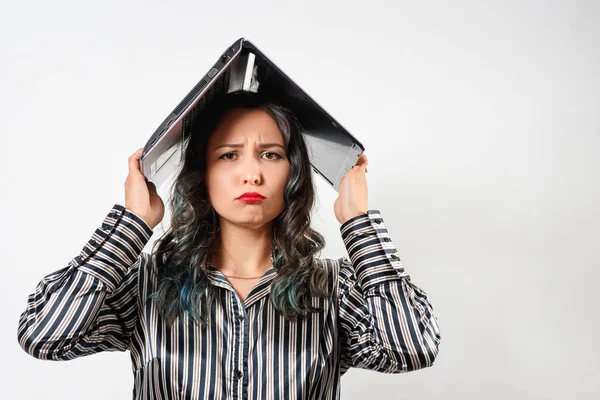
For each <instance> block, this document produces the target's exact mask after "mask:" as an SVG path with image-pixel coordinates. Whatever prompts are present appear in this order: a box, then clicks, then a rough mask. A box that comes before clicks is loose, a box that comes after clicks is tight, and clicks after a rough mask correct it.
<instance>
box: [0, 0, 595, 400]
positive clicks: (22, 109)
mask: <svg viewBox="0 0 600 400" xmlns="http://www.w3.org/2000/svg"><path fill="white" fill-rule="evenodd" d="M37 3H38V4H33V2H16V1H2V3H1V4H2V5H1V7H2V8H1V12H0V30H1V34H0V45H1V50H2V51H1V52H0V59H1V62H0V79H1V80H0V82H1V86H0V113H1V117H2V119H1V121H2V129H1V130H0V135H1V142H0V146H1V149H2V151H1V153H0V154H1V157H0V171H1V172H0V173H1V174H2V176H1V182H2V187H1V189H0V190H1V193H0V206H1V212H0V224H1V228H2V229H1V238H0V251H1V257H2V280H1V281H0V285H1V286H0V296H1V298H0V302H1V304H2V310H3V312H2V320H1V321H0V327H1V328H0V343H2V345H1V347H0V351H1V353H0V356H1V357H2V363H1V365H2V367H1V368H2V371H1V374H0V376H1V377H2V378H1V380H2V385H1V387H2V390H3V391H4V392H3V393H1V394H0V397H2V398H6V399H17V398H18V399H40V398H52V399H54V398H56V399H58V398H61V399H82V398H85V399H107V398H111V399H127V398H131V390H132V385H133V375H132V373H131V368H130V360H129V354H128V353H103V354H97V355H94V356H90V357H83V358H79V359H76V360H72V361H68V362H50V361H39V360H36V359H34V358H33V357H31V356H29V355H27V354H26V353H25V352H23V350H21V348H20V347H19V345H18V343H17V340H16V332H17V323H18V318H19V315H20V313H21V312H22V311H24V309H25V304H26V300H27V296H28V294H29V293H31V292H32V291H33V290H34V289H35V285H36V284H37V282H38V281H39V280H40V279H41V278H42V277H43V276H44V275H46V274H48V273H50V272H53V271H55V270H58V269H60V268H62V267H63V266H65V265H66V264H67V263H68V262H69V261H70V260H71V258H73V257H74V256H76V255H77V254H78V253H79V251H80V249H81V248H82V247H83V245H84V244H85V243H86V241H87V240H88V239H89V238H90V237H91V235H92V233H93V232H94V230H95V229H96V228H97V227H98V226H99V225H100V224H101V222H102V219H103V218H104V216H105V215H106V213H107V212H108V211H109V210H110V208H111V206H112V205H113V204H114V203H117V202H120V203H122V204H124V191H123V185H124V182H125V177H126V176H127V158H128V157H129V156H130V155H131V154H132V153H133V152H135V150H137V149H138V148H139V147H142V146H143V145H144V143H145V142H146V140H147V139H148V138H149V136H150V135H151V134H152V133H153V132H154V130H155V129H156V128H157V127H158V125H159V123H160V122H162V120H163V119H164V118H165V117H166V115H167V114H168V113H169V112H170V111H171V110H172V109H173V108H174V107H175V106H176V105H177V104H178V103H179V101H180V100H181V98H182V97H183V96H184V95H185V94H187V92H188V91H189V90H190V89H191V87H192V86H193V85H194V84H196V82H197V81H198V80H199V79H200V78H201V77H202V75H203V74H204V73H205V72H207V71H208V69H210V67H211V66H212V64H213V62H214V61H215V59H216V58H217V57H218V56H219V55H220V54H221V52H222V51H223V50H224V49H225V48H226V47H227V46H228V45H230V44H231V43H232V42H233V41H234V40H236V39H237V38H239V37H246V38H248V39H250V40H251V41H253V42H254V43H255V44H256V45H257V46H258V47H259V48H260V49H261V50H262V51H263V52H264V53H265V54H266V55H268V56H269V57H270V58H271V59H272V60H273V61H274V62H275V63H277V64H278V65H279V67H280V68H281V69H283V70H284V71H285V72H286V73H287V74H288V75H289V76H290V77H292V79H294V80H295V81H296V82H297V83H298V84H299V85H300V86H301V87H302V88H303V89H305V90H306V91H307V92H308V93H309V94H310V95H311V96H312V97H313V98H315V99H316V100H317V101H318V102H319V103H320V104H321V105H322V106H323V107H325V108H326V109H327V110H328V111H329V112H330V113H331V114H332V115H333V116H334V117H335V118H336V119H337V120H338V121H340V122H341V123H342V125H344V127H346V128H347V129H348V130H349V131H350V132H352V133H353V134H354V135H355V136H356V137H357V138H359V140H361V141H362V143H363V144H364V145H365V147H366V154H367V155H368V158H369V173H368V175H367V177H368V182H369V207H370V208H371V209H378V210H380V211H381V212H382V215H383V217H384V218H385V222H386V224H387V226H388V229H389V231H390V234H391V236H392V239H393V241H394V244H395V245H396V247H397V248H398V250H399V253H400V255H401V257H402V260H403V263H404V265H405V267H406V269H407V270H408V271H409V273H410V274H411V276H412V279H413V281H414V282H415V283H416V284H417V285H419V286H420V287H422V288H423V289H424V290H425V291H426V292H427V293H428V295H429V298H430V301H431V302H432V304H433V306H434V310H435V313H436V316H437V318H438V320H439V324H440V328H441V330H442V343H441V347H440V354H439V357H438V359H437V361H436V364H435V365H434V367H433V368H428V369H424V370H419V371H416V372H411V373H408V374H403V375H386V374H380V373H376V372H371V371H365V370H356V369H353V370H350V371H349V372H348V373H347V374H346V375H345V376H344V377H343V378H342V398H343V399H362V398H370V399H392V398H393V399H442V398H443V399H489V400H492V399H563V398H578V399H592V398H598V396H600V387H599V386H600V361H599V356H600V350H599V346H598V330H599V328H600V313H599V312H598V308H597V306H598V303H599V299H598V294H597V293H598V289H599V286H600V285H599V283H598V282H599V278H600V273H599V272H598V269H599V267H600V262H599V255H598V250H599V247H600V246H599V244H598V243H599V239H600V213H599V206H598V205H599V204H600V188H599V186H600V184H599V181H600V179H599V177H598V175H599V172H600V157H599V156H598V151H599V147H600V117H599V115H600V111H599V110H600V100H599V99H600V94H599V93H600V77H599V75H600V72H599V71H600V50H599V49H600V24H598V21H599V19H600V7H599V4H600V3H598V2H596V1H587V2H584V1H562V2H558V1H520V2H512V1H511V2H509V1H494V2H479V1H477V2H476V1H473V2H465V1H454V2H442V1H439V2H431V1H420V2H413V3H410V2H399V1H395V2H391V1H390V2H383V1H369V2H355V3H354V2H352V1H348V0H346V1H335V2H334V1H323V0H321V1H316V2H315V1H310V2H306V1H304V2H293V3H292V2H289V4H286V2H283V1H253V2H241V1H240V2H235V1H229V2H218V1H215V2H204V1H193V2H191V1H190V2H184V1H170V2H167V1H145V2H140V3H139V4H133V3H131V2H129V3H127V4H125V2H115V1H102V2H95V3H97V4H95V5H82V4H83V3H90V2H75V1H72V2H64V1H51V2H37ZM315 179H316V183H317V187H318V200H319V203H318V207H317V208H316V209H315V216H314V219H313V227H314V228H315V229H317V230H318V231H319V232H321V233H322V234H324V235H325V237H326V239H327V241H328V246H327V249H326V251H324V252H323V254H322V256H323V257H339V256H341V255H344V254H345V248H344V246H343V243H342V241H341V237H340V235H339V223H338V222H337V220H336V219H335V216H334V213H333V202H334V200H335V198H336V195H337V193H335V192H334V191H333V189H331V188H330V187H329V186H327V185H326V184H325V183H324V181H322V180H321V179H320V178H318V176H316V175H315Z"/></svg>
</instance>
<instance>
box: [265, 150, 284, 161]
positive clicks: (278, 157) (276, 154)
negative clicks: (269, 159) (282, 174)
mask: <svg viewBox="0 0 600 400" xmlns="http://www.w3.org/2000/svg"><path fill="white" fill-rule="evenodd" d="M265 154H274V155H275V156H276V157H275V159H276V160H277V159H280V158H283V157H281V156H280V155H279V154H278V153H275V152H272V151H268V152H266V153H265Z"/></svg>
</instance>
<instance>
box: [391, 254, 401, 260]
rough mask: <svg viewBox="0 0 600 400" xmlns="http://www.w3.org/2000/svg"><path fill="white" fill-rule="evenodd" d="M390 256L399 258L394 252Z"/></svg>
mask: <svg viewBox="0 0 600 400" xmlns="http://www.w3.org/2000/svg"><path fill="white" fill-rule="evenodd" d="M392 258H395V259H399V258H400V257H398V256H397V255H396V254H392Z"/></svg>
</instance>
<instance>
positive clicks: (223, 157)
mask: <svg viewBox="0 0 600 400" xmlns="http://www.w3.org/2000/svg"><path fill="white" fill-rule="evenodd" d="M230 154H233V153H225V154H223V155H222V156H221V157H219V158H222V159H224V160H230V159H229V158H226V157H225V156H227V155H230Z"/></svg>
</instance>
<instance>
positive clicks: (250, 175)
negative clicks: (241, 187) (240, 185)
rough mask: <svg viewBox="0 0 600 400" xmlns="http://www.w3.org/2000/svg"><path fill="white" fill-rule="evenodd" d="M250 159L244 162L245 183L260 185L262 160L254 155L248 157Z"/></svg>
mask: <svg viewBox="0 0 600 400" xmlns="http://www.w3.org/2000/svg"><path fill="white" fill-rule="evenodd" d="M247 159H248V160H249V161H248V162H246V163H244V166H243V168H244V173H243V177H244V184H247V183H250V184H253V185H258V184H259V183H260V181H261V167H260V160H257V159H256V158H254V157H248V158H247Z"/></svg>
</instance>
